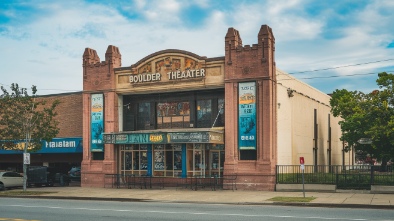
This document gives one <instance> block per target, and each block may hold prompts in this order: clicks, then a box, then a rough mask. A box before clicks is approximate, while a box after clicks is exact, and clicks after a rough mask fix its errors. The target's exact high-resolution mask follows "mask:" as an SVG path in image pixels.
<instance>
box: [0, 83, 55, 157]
mask: <svg viewBox="0 0 394 221" xmlns="http://www.w3.org/2000/svg"><path fill="white" fill-rule="evenodd" d="M1 90H2V92H3V94H2V95H0V142H1V147H2V148H3V149H6V150H21V149H23V150H24V152H27V151H29V152H34V151H36V150H39V149H41V146H42V143H41V141H42V140H46V141H48V142H49V141H51V140H52V138H54V137H56V135H57V134H58V132H59V129H58V127H57V125H58V122H57V121H56V120H55V119H54V117H55V116H56V115H57V113H56V111H55V109H56V107H57V106H58V104H59V101H57V100H55V101H54V102H52V104H47V102H46V100H45V99H43V98H40V97H38V96H37V95H36V93H37V88H36V86H32V87H31V91H32V95H31V96H30V95H29V94H28V91H27V89H25V88H20V87H19V86H18V84H12V85H11V91H10V92H8V91H7V90H6V89H5V88H4V87H3V86H1ZM26 145H28V147H27V146H26Z"/></svg>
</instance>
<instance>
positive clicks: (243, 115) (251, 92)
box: [238, 82, 256, 150]
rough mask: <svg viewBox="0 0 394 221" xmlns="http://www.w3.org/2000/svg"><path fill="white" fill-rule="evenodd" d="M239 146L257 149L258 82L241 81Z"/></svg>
mask: <svg viewBox="0 0 394 221" xmlns="http://www.w3.org/2000/svg"><path fill="white" fill-rule="evenodd" d="M238 90H239V91H238V94H239V97H238V99H239V101H238V105H239V106H238V148H239V149H240V150H255V149H256V82H244V83H239V87H238Z"/></svg>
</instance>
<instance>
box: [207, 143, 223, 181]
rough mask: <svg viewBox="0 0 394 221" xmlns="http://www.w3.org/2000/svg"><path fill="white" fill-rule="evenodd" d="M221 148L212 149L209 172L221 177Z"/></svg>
mask: <svg viewBox="0 0 394 221" xmlns="http://www.w3.org/2000/svg"><path fill="white" fill-rule="evenodd" d="M220 157H221V156H220V150H211V151H210V154H209V161H210V162H209V165H210V166H209V174H210V175H211V176H216V177H220V176H221V170H220V167H221V165H220Z"/></svg>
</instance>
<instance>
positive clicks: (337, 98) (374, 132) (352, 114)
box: [330, 72, 394, 166]
mask: <svg viewBox="0 0 394 221" xmlns="http://www.w3.org/2000/svg"><path fill="white" fill-rule="evenodd" d="M376 82H377V85H378V86H379V90H374V91H372V92H371V93H368V94H365V93H363V92H360V91H347V90H345V89H342V90H338V89H337V90H335V91H334V93H333V94H332V98H331V100H330V105H331V107H332V109H331V112H332V114H333V115H334V116H335V117H341V118H342V119H343V120H341V121H340V122H339V124H340V126H341V130H342V137H341V140H342V141H345V142H346V147H345V148H346V150H348V149H349V148H351V147H354V148H355V150H361V151H362V152H364V153H367V154H370V155H371V157H373V158H377V159H378V160H381V161H382V165H383V166H385V165H386V163H387V160H389V159H390V158H392V157H393V156H394V90H393V88H394V87H393V86H394V75H393V74H388V73H386V72H382V73H379V74H378V79H377V80H376ZM362 138H368V139H370V141H371V142H370V143H368V144H361V143H360V142H359V141H360V139H362Z"/></svg>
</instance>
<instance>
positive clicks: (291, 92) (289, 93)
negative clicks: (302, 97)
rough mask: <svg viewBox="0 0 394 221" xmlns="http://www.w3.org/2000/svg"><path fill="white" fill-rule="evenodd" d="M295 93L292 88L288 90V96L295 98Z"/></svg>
mask: <svg viewBox="0 0 394 221" xmlns="http://www.w3.org/2000/svg"><path fill="white" fill-rule="evenodd" d="M293 92H294V90H292V89H291V88H287V96H289V97H293V96H294V94H293Z"/></svg>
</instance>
